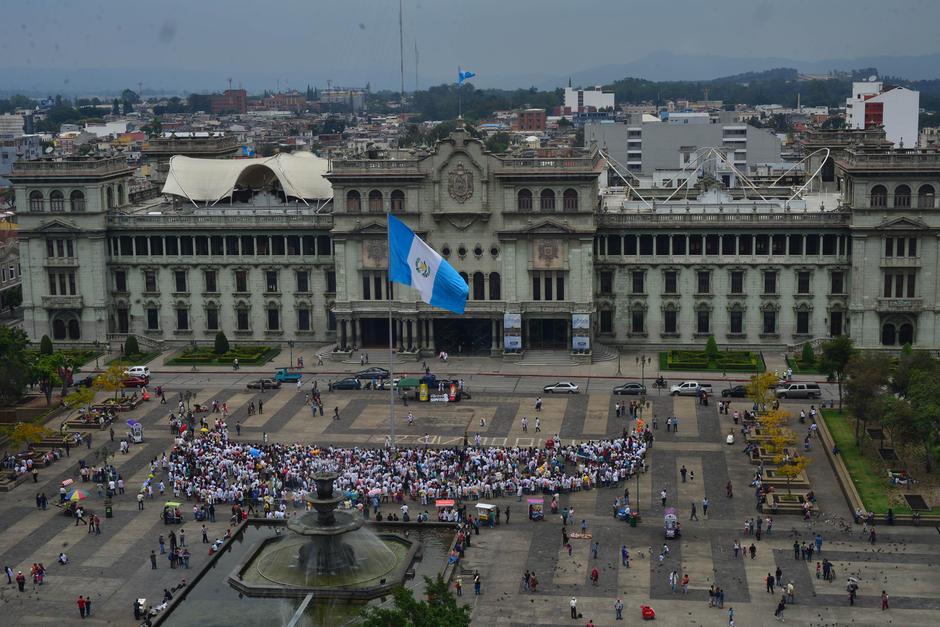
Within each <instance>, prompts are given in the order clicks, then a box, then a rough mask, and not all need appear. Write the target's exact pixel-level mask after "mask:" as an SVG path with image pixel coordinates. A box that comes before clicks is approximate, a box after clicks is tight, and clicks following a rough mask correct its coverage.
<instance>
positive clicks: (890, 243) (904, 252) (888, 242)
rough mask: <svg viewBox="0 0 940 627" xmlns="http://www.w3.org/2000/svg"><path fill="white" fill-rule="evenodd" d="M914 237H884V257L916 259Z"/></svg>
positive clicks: (915, 241)
mask: <svg viewBox="0 0 940 627" xmlns="http://www.w3.org/2000/svg"><path fill="white" fill-rule="evenodd" d="M916 256H917V238H916V237H886V238H885V257H916Z"/></svg>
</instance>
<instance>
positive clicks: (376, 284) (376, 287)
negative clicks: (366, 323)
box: [372, 274, 382, 300]
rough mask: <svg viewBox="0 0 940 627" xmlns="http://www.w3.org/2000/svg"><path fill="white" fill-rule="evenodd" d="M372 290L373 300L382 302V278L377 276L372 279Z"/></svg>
mask: <svg viewBox="0 0 940 627" xmlns="http://www.w3.org/2000/svg"><path fill="white" fill-rule="evenodd" d="M372 288H373V293H374V294H375V300H382V277H381V276H380V275H378V274H376V275H374V276H373V277H372Z"/></svg>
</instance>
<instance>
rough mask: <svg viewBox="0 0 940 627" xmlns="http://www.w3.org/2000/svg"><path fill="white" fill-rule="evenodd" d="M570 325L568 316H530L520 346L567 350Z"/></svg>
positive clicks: (536, 348)
mask: <svg viewBox="0 0 940 627" xmlns="http://www.w3.org/2000/svg"><path fill="white" fill-rule="evenodd" d="M570 326H571V320H570V319H569V318H530V319H529V320H527V321H526V324H525V331H526V336H525V337H523V338H522V346H523V347H525V348H530V349H535V350H539V349H543V350H544V349H551V350H567V349H568V348H569V346H568V333H569V327H570Z"/></svg>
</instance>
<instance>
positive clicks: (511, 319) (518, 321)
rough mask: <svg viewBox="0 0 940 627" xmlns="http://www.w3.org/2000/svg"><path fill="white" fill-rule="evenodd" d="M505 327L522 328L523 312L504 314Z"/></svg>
mask: <svg viewBox="0 0 940 627" xmlns="http://www.w3.org/2000/svg"><path fill="white" fill-rule="evenodd" d="M503 328H504V329H521V328H522V314H518V313H507V314H503Z"/></svg>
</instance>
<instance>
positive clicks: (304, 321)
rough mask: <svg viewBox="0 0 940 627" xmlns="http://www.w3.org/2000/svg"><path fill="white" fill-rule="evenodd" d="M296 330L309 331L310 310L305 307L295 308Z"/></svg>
mask: <svg viewBox="0 0 940 627" xmlns="http://www.w3.org/2000/svg"><path fill="white" fill-rule="evenodd" d="M297 330H298V331H309V330H310V310H309V309H307V308H306V307H301V308H300V309H298V310H297Z"/></svg>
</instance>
